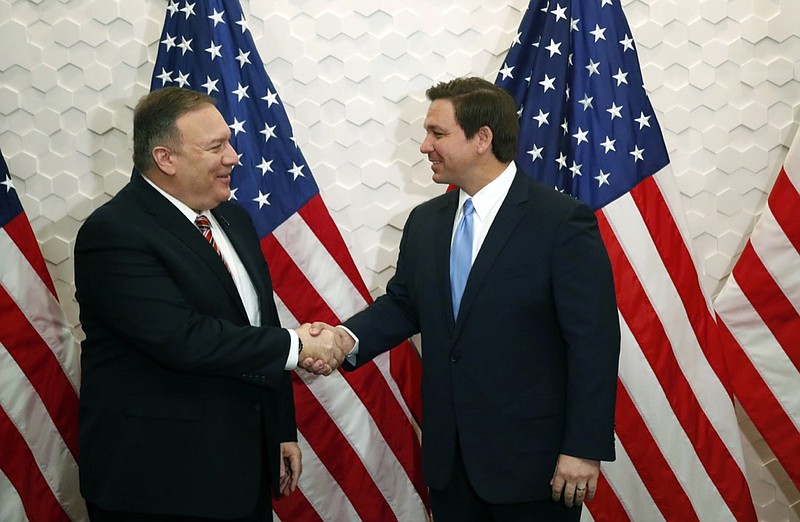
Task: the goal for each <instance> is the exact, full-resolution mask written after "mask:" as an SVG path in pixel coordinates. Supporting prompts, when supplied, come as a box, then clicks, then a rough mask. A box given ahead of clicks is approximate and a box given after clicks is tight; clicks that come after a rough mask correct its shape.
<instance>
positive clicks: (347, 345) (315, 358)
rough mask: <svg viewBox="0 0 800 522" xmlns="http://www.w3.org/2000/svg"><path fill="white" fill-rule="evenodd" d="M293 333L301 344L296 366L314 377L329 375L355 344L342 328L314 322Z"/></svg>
mask: <svg viewBox="0 0 800 522" xmlns="http://www.w3.org/2000/svg"><path fill="white" fill-rule="evenodd" d="M295 332H296V333H297V335H298V336H299V337H300V341H302V343H303V349H302V350H301V351H300V355H299V356H298V359H297V366H298V367H300V368H303V369H304V370H306V371H307V372H311V373H314V374H316V375H330V374H331V373H333V371H334V370H335V369H336V368H337V367H338V366H339V365H340V364H341V363H342V361H343V360H344V358H345V357H346V356H347V354H349V353H350V352H351V351H352V350H353V346H355V344H356V342H355V340H353V338H352V337H350V335H349V334H348V333H347V331H346V330H344V329H343V328H335V327H333V326H331V325H329V324H326V323H321V322H316V323H305V324H304V325H302V326H301V327H300V328H298V329H296V330H295Z"/></svg>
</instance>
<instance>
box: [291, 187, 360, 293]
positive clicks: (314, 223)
mask: <svg viewBox="0 0 800 522" xmlns="http://www.w3.org/2000/svg"><path fill="white" fill-rule="evenodd" d="M298 214H300V217H302V218H303V221H305V222H306V224H307V225H308V228H310V229H311V231H312V232H313V233H314V235H315V236H317V239H318V240H319V242H320V243H322V245H323V246H324V247H325V250H327V251H328V252H329V253H330V255H331V257H333V259H334V260H336V264H337V265H339V268H341V269H342V271H343V272H344V273H345V274H346V275H347V278H348V279H349V280H350V282H351V283H352V284H353V286H354V287H355V288H356V290H358V293H360V294H361V297H363V298H364V301H365V302H366V303H371V302H372V296H371V295H370V294H369V290H367V285H365V284H364V281H363V279H361V274H360V273H359V272H358V268H356V264H355V263H354V262H353V258H352V257H351V256H350V251H349V250H347V245H345V243H344V239H343V238H342V235H341V233H340V232H339V229H338V228H337V227H336V223H334V222H333V219H332V218H331V215H330V213H329V212H328V209H327V207H326V206H325V203H324V202H323V201H322V196H320V195H319V194H317V195H316V196H314V197H313V198H311V199H310V200H309V201H308V203H306V204H305V205H304V206H302V207H301V208H300V210H299V211H298Z"/></svg>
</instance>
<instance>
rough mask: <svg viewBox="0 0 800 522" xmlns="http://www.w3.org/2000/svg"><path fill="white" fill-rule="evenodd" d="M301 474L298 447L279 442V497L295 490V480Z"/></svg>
mask: <svg viewBox="0 0 800 522" xmlns="http://www.w3.org/2000/svg"><path fill="white" fill-rule="evenodd" d="M302 472H303V462H302V455H301V454H300V446H298V445H297V443H296V442H281V472H280V480H281V484H280V490H281V495H283V496H286V495H288V494H289V493H291V492H292V491H294V490H295V489H296V488H297V480H298V479H299V478H300V473H302Z"/></svg>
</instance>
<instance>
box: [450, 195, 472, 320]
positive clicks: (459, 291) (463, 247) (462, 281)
mask: <svg viewBox="0 0 800 522" xmlns="http://www.w3.org/2000/svg"><path fill="white" fill-rule="evenodd" d="M474 212H475V208H474V207H473V206H472V198H467V199H466V200H465V201H464V212H463V214H464V215H463V216H462V218H461V222H460V223H459V224H458V228H457V229H456V235H455V236H454V237H453V245H452V246H451V247H450V295H451V297H452V298H453V317H458V309H459V307H460V306H461V296H462V295H464V287H465V286H467V278H468V277H469V270H470V268H472V215H473V213H474Z"/></svg>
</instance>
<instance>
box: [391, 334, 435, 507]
mask: <svg viewBox="0 0 800 522" xmlns="http://www.w3.org/2000/svg"><path fill="white" fill-rule="evenodd" d="M389 361H390V363H389V373H391V374H392V378H393V379H394V381H395V382H396V383H397V387H398V388H399V389H400V394H401V395H402V396H403V400H405V401H406V406H408V409H409V411H410V412H411V416H412V417H414V421H416V423H417V425H419V426H422V359H421V358H420V355H419V352H417V349H416V348H415V347H414V345H413V344H411V342H409V341H406V342H404V343H403V344H401V345H400V346H398V347H396V348H394V349H393V350H392V351H391V352H389ZM427 492H428V490H427V489H425V490H424V493H425V494H426V496H427ZM423 498H425V497H423ZM425 504H426V505H427V501H426V502H425Z"/></svg>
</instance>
